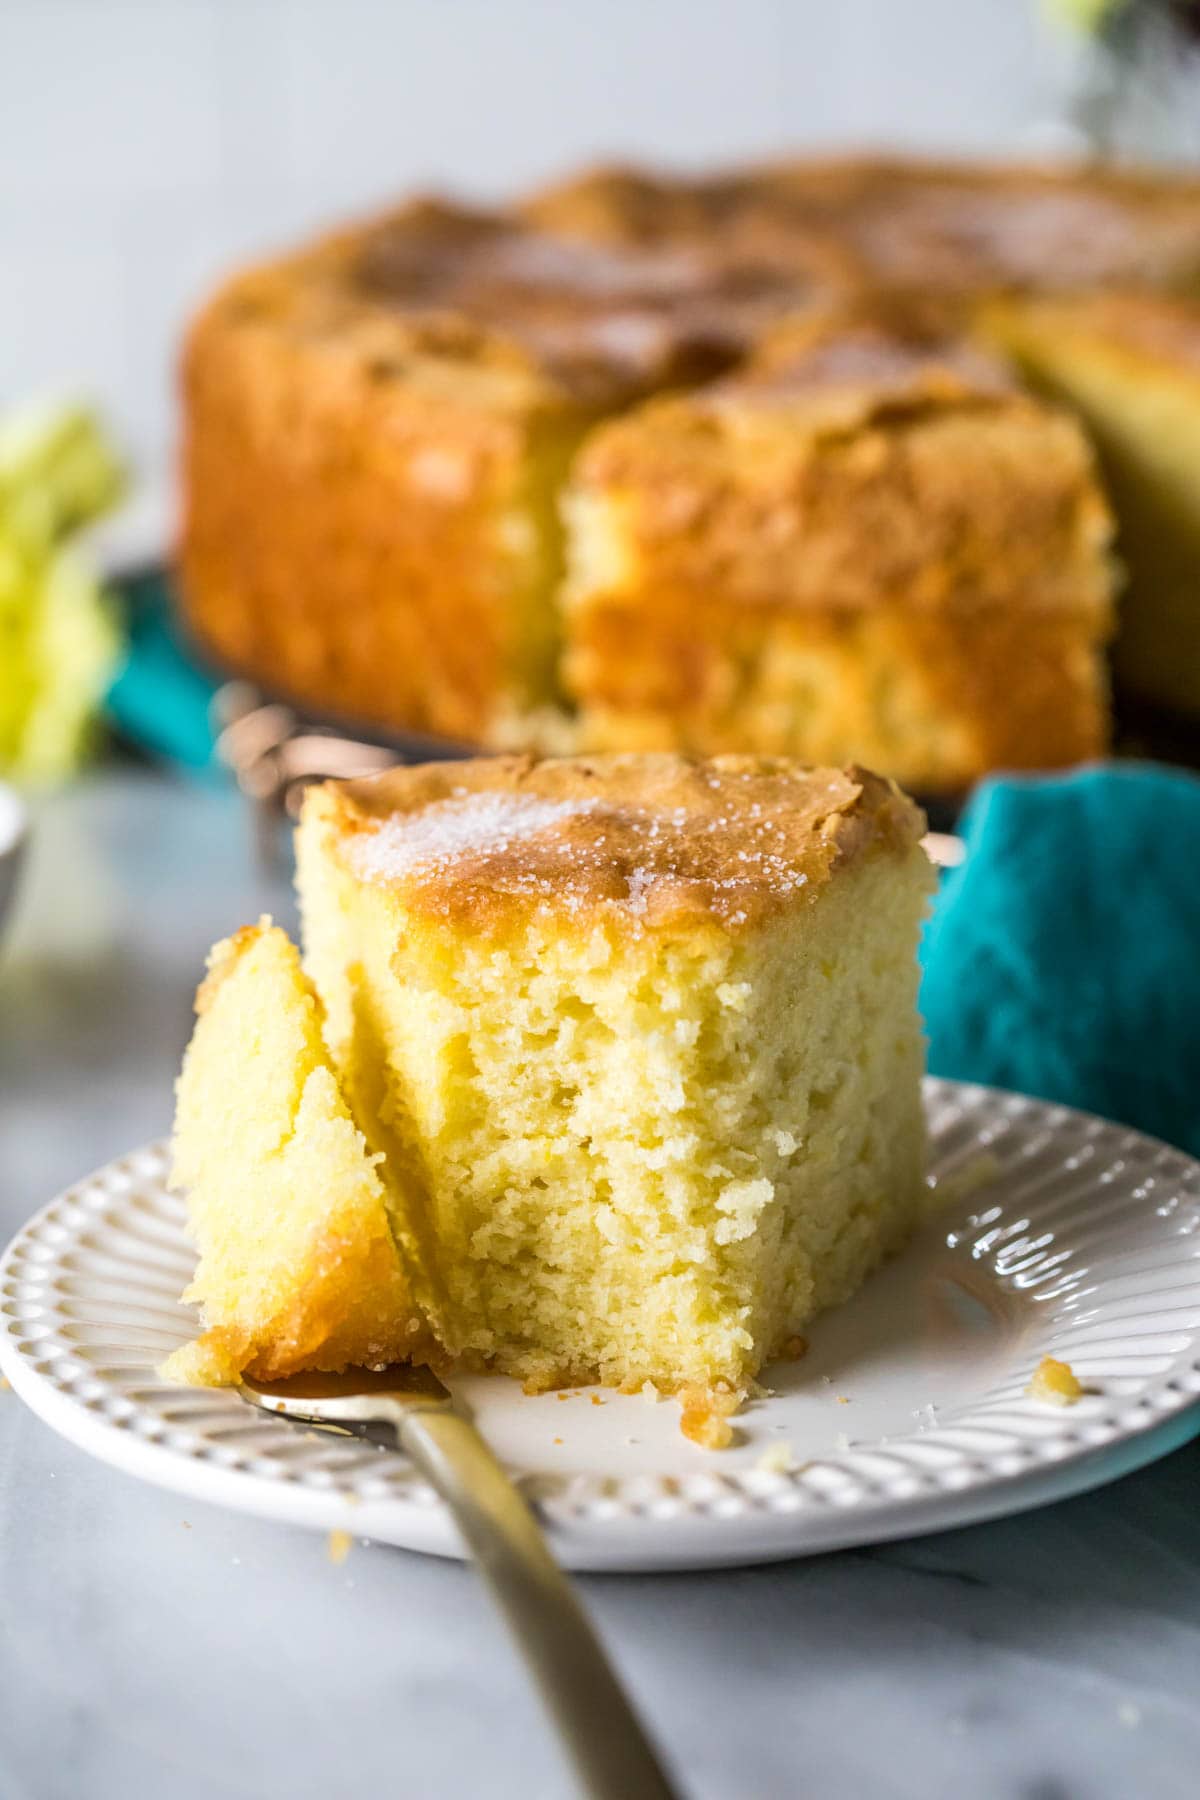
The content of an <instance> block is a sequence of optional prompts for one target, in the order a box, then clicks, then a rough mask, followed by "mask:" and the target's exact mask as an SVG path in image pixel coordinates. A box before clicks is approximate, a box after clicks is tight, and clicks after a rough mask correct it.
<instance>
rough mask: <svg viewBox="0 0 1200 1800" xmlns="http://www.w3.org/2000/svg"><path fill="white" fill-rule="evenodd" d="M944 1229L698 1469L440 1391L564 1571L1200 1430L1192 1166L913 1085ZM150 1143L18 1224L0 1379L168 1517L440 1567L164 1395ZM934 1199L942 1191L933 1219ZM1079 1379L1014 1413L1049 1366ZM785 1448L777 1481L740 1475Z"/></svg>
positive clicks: (789, 1538)
mask: <svg viewBox="0 0 1200 1800" xmlns="http://www.w3.org/2000/svg"><path fill="white" fill-rule="evenodd" d="M927 1104H928V1112H929V1122H930V1132H931V1140H932V1162H931V1171H932V1178H933V1179H934V1180H935V1181H936V1182H937V1183H938V1184H939V1185H940V1186H941V1187H942V1188H943V1190H944V1191H945V1192H946V1193H947V1194H948V1195H949V1198H948V1199H947V1202H946V1206H945V1210H944V1211H943V1212H942V1213H941V1214H940V1215H939V1217H938V1221H937V1223H936V1224H935V1225H932V1226H930V1227H929V1228H928V1229H927V1230H926V1231H925V1232H924V1233H923V1234H922V1236H921V1237H920V1239H919V1240H918V1241H917V1242H916V1243H914V1244H913V1245H912V1246H911V1248H910V1249H909V1250H908V1251H907V1252H906V1253H905V1255H903V1256H902V1257H900V1258H898V1259H897V1260H896V1261H895V1262H894V1263H892V1264H891V1265H890V1266H889V1267H888V1268H886V1269H884V1270H883V1271H882V1272H881V1273H880V1274H878V1275H877V1276H875V1277H874V1278H873V1279H872V1280H871V1281H870V1282H869V1283H868V1284H867V1286H866V1287H865V1288H864V1290H863V1291H862V1293H861V1294H860V1295H859V1296H858V1297H857V1299H855V1300H854V1301H852V1302H851V1303H850V1304H849V1305H848V1306H846V1307H843V1308H842V1309H840V1310H839V1311H837V1312H836V1313H832V1314H830V1315H828V1316H827V1317H826V1318H824V1319H822V1320H821V1321H819V1322H818V1324H817V1325H816V1327H815V1328H814V1330H813V1332H812V1337H811V1347H810V1350H809V1353H808V1355H807V1356H806V1357H805V1358H804V1359H803V1361H801V1362H797V1363H791V1364H788V1365H786V1366H779V1367H776V1368H774V1369H772V1370H769V1371H767V1373H766V1375H765V1377H764V1379H765V1380H766V1381H767V1382H768V1383H769V1384H770V1386H771V1387H772V1388H773V1389H774V1390H776V1391H775V1392H774V1393H772V1394H771V1395H770V1396H769V1397H768V1398H766V1399H764V1400H761V1401H758V1402H756V1403H754V1404H753V1405H751V1406H749V1407H747V1409H746V1410H745V1411H744V1413H743V1414H741V1415H740V1416H739V1419H738V1426H739V1435H740V1442H739V1443H738V1444H737V1445H736V1446H735V1447H733V1448H731V1449H729V1450H725V1451H721V1452H715V1453H714V1452H710V1451H704V1450H701V1449H699V1448H698V1447H696V1446H694V1445H692V1444H690V1443H688V1442H687V1440H686V1439H684V1438H683V1437H682V1435H681V1434H680V1431H679V1425H678V1419H679V1414H678V1409H677V1408H676V1406H675V1405H674V1404H672V1403H670V1402H667V1401H664V1402H661V1403H659V1404H654V1403H653V1402H652V1401H647V1400H644V1399H642V1398H641V1397H640V1396H632V1397H629V1396H621V1395H618V1394H615V1393H613V1392H611V1391H604V1390H599V1389H584V1390H581V1391H572V1392H571V1393H570V1394H569V1395H568V1397H567V1398H565V1399H563V1398H560V1397H558V1396H556V1395H554V1394H549V1395H543V1396H540V1397H538V1398H530V1397H527V1396H525V1395H523V1394H522V1393H521V1392H520V1390H519V1388H518V1387H517V1386H516V1385H515V1384H514V1383H512V1382H509V1381H505V1380H502V1379H500V1378H499V1377H478V1378H472V1379H469V1380H464V1381H463V1382H462V1383H461V1384H460V1391H461V1393H462V1395H463V1397H464V1398H465V1400H466V1401H467V1403H468V1404H469V1405H470V1406H471V1407H472V1408H473V1409H474V1411H475V1414H476V1417H477V1418H478V1420H479V1423H480V1425H481V1427H482V1429H483V1430H484V1432H485V1433H486V1435H487V1437H488V1438H489V1439H490V1440H491V1442H492V1444H493V1445H494V1446H495V1447H496V1449H497V1450H498V1451H499V1452H500V1454H501V1455H502V1456H503V1457H504V1458H505V1460H506V1461H507V1462H508V1464H509V1465H510V1467H511V1468H512V1469H513V1470H514V1471H516V1472H517V1473H519V1474H520V1476H521V1477H522V1478H523V1480H524V1482H525V1484H526V1489H527V1491H528V1492H529V1493H530V1494H531V1496H532V1497H533V1498H535V1499H536V1501H537V1503H538V1505H539V1508H540V1510H541V1513H542V1516H543V1519H544V1521H545V1523H546V1526H547V1529H548V1530H549V1532H550V1535H551V1537H552V1540H553V1542H554V1545H555V1548H556V1550H557V1552H558V1554H559V1556H560V1557H561V1559H562V1560H563V1562H564V1563H565V1564H566V1565H567V1566H569V1567H571V1568H577V1569H670V1568H700V1567H704V1566H706V1565H716V1564H726V1563H748V1562H765V1561H770V1560H773V1559H776V1558H780V1557H789V1556H798V1555H804V1554H807V1553H810V1552H813V1551H818V1550H832V1549H836V1548H839V1547H842V1546H845V1545H849V1544H859V1543H866V1542H871V1541H878V1540H881V1539H885V1538H892V1537H901V1536H909V1535H911V1534H914V1533H918V1532H926V1531H936V1530H941V1529H943V1528H945V1527H947V1526H952V1525H961V1524H966V1523H968V1522H970V1521H974V1520H978V1519H985V1518H989V1517H993V1516H995V1515H997V1514H1000V1513H1007V1512H1014V1511H1018V1510H1020V1509H1021V1508H1023V1507H1029V1506H1036V1505H1038V1504H1040V1503H1042V1502H1044V1501H1047V1500H1055V1499H1059V1498H1062V1497H1063V1496H1065V1495H1067V1494H1071V1493H1076V1492H1078V1491H1080V1490H1081V1489H1084V1488H1088V1487H1093V1486H1096V1485H1098V1484H1099V1483H1101V1482H1105V1481H1109V1480H1112V1479H1113V1478H1114V1477H1115V1476H1118V1475H1121V1474H1124V1473H1125V1472H1126V1471H1128V1470H1130V1469H1133V1468H1136V1467H1138V1466H1140V1465H1141V1464H1143V1463H1146V1462H1149V1461H1151V1460H1152V1459H1153V1458H1154V1457H1157V1456H1161V1455H1162V1454H1163V1453H1164V1452H1165V1451H1167V1450H1169V1449H1172V1448H1174V1447H1175V1446H1176V1445H1177V1444H1180V1443H1182V1442H1183V1441H1184V1440H1185V1439H1187V1438H1189V1437H1191V1436H1193V1435H1194V1434H1195V1433H1196V1432H1197V1431H1198V1430H1200V1408H1197V1407H1195V1406H1194V1405H1193V1402H1194V1400H1195V1399H1196V1397H1197V1395H1200V1164H1197V1163H1195V1162H1193V1161H1191V1160H1190V1159H1189V1158H1188V1157H1185V1156H1182V1155H1180V1154H1179V1153H1178V1152H1177V1151H1174V1150H1170V1149H1168V1148H1166V1147H1165V1146H1164V1145H1161V1144H1157V1143H1154V1142H1152V1141H1151V1140H1149V1139H1147V1138H1144V1137H1140V1136H1139V1135H1138V1134H1137V1133H1136V1132H1132V1131H1126V1130H1123V1129H1122V1128H1120V1127H1118V1126H1115V1125H1107V1124H1104V1123H1103V1122H1102V1121H1100V1120H1098V1119H1093V1118H1089V1117H1087V1116H1086V1115H1084V1114H1081V1113H1073V1112H1069V1111H1067V1110H1065V1109H1064V1108H1062V1107H1057V1106H1048V1105H1045V1104H1042V1103H1040V1102H1038V1101H1033V1100H1025V1099H1022V1098H1020V1097H1018V1096H1015V1095H1009V1094H999V1093H995V1092H991V1091H989V1090H987V1089H984V1088H977V1087H965V1086H960V1085H957V1084H954V1083H949V1082H941V1081H930V1082H929V1083H928V1085H927ZM165 1168H166V1158H165V1150H164V1148H163V1147H162V1146H161V1145H155V1146H152V1147H150V1148H149V1149H146V1150H139V1151H135V1152H134V1153H133V1154H131V1155H129V1156H126V1157H123V1158H122V1159H121V1160H120V1161H118V1162H115V1163H111V1164H110V1165H109V1166H108V1167H107V1168H106V1169H102V1170H100V1172H99V1173H98V1174H96V1175H94V1176H92V1177H91V1178H90V1179H89V1180H86V1181H82V1182H80V1183H79V1185H78V1186H77V1187H74V1188H71V1189H70V1190H69V1191H68V1192H67V1193H65V1194H63V1195H62V1196H61V1197H60V1198H59V1199H57V1200H55V1201H53V1202H52V1203H51V1204H50V1205H49V1206H48V1207H46V1208H45V1210H44V1211H42V1212H41V1213H39V1214H38V1215H37V1217H36V1218H35V1219H33V1220H32V1221H31V1222H30V1224H29V1225H27V1226H26V1228H25V1230H24V1231H23V1232H21V1233H20V1235H19V1236H18V1237H17V1238H16V1239H15V1240H14V1242H13V1243H12V1244H11V1245H10V1247H9V1249H8V1251H7V1253H6V1255H5V1258H4V1261H3V1263H2V1264H0V1367H2V1368H3V1371H4V1373H5V1374H6V1375H7V1377H8V1379H9V1380H10V1382H11V1383H12V1385H13V1387H14V1388H15V1389H16V1390H17V1392H18V1393H19V1394H20V1395H21V1396H22V1398H23V1399H25V1400H26V1401H27V1402H28V1403H29V1405H30V1406H31V1407H33V1409H34V1411H35V1412H37V1413H39V1414H40V1415H41V1416H42V1418H44V1419H45V1420H46V1422H47V1423H48V1424H50V1425H52V1426H54V1428H55V1429H56V1430H58V1431H61V1432H62V1433H63V1435H64V1436H66V1437H68V1438H70V1439H71V1440H72V1441H73V1442H74V1443H76V1444H79V1445H81V1446H82V1447H83V1448H84V1449H85V1450H89V1451H91V1452H93V1453H94V1454H95V1455H97V1456H99V1457H102V1458H104V1459H105V1460H106V1461H108V1462H111V1463H114V1464H116V1465H117V1466H118V1467H119V1468H123V1469H125V1470H127V1471H128V1472H129V1473H131V1474H134V1475H140V1476H142V1477H144V1478H145V1479H146V1480H149V1481H154V1482H158V1483H160V1484H161V1485H162V1486H164V1487H168V1488H173V1489H175V1490H176V1491H178V1492H180V1493H183V1494H187V1495H189V1496H192V1497H195V1498H198V1499H205V1500H213V1501H217V1502H219V1503H221V1504H224V1505H228V1506H234V1507H240V1508H243V1509H244V1510H246V1511H248V1512H255V1513H261V1514H263V1515H266V1516H268V1517H271V1518H278V1519H284V1520H289V1521H292V1522H295V1523H298V1524H303V1525H309V1526H315V1527H320V1528H326V1529H328V1528H333V1527H340V1528H342V1529H344V1530H346V1531H349V1532H351V1533H353V1534H354V1535H356V1536H365V1537H374V1538H378V1539H380V1540H383V1541H385V1542H388V1543H392V1544H401V1545H405V1546H407V1547H409V1548H411V1549H415V1550H425V1551H432V1552H434V1553H436V1554H442V1555H457V1554H460V1546H459V1545H458V1542H457V1539H456V1536H455V1533H454V1530H453V1527H452V1525H451V1523H450V1521H449V1519H448V1518H447V1516H446V1514H445V1512H444V1511H443V1509H442V1507H441V1505H440V1503H439V1502H438V1500H437V1499H436V1497H435V1496H434V1495H433V1493H432V1492H431V1490H430V1489H429V1488H428V1487H427V1486H426V1485H425V1484H424V1482H422V1481H421V1480H420V1479H419V1478H418V1477H417V1476H416V1475H415V1474H414V1473H413V1471H412V1470H411V1469H410V1467H409V1466H408V1464H407V1463H406V1461H405V1460H404V1459H403V1458H402V1457H399V1456H396V1455H393V1454H390V1453H388V1452H385V1451H376V1450H373V1449H370V1448H368V1447H364V1446H361V1445H358V1444H353V1445H351V1444H341V1443H339V1442H337V1441H336V1440H333V1439H330V1438H322V1437H319V1436H317V1435H315V1434H312V1433H305V1432H302V1431H300V1430H298V1429H297V1428H295V1427H293V1426H290V1425H288V1424H286V1423H285V1422H284V1421H283V1420H279V1419H272V1418H268V1417H265V1416H264V1415H263V1414H262V1413H260V1412H258V1411H256V1410H254V1409H252V1408H250V1407H248V1406H246V1405H244V1404H243V1402H242V1401H241V1400H239V1399H238V1398H237V1397H236V1396H235V1395H232V1394H229V1393H223V1392H220V1391H217V1390H213V1391H209V1390H196V1389H181V1388H178V1387H167V1386H165V1385H164V1384H163V1383H161V1382H160V1381H159V1380H158V1379H157V1377H156V1375H155V1368H156V1365H157V1364H158V1363H159V1362H160V1361H161V1360H162V1358H163V1357H164V1356H165V1355H166V1354H167V1353H168V1352H169V1351H170V1350H172V1349H173V1348H174V1347H175V1346H176V1345H177V1344H179V1343H181V1342H182V1341H183V1340H184V1339H185V1338H186V1337H187V1336H189V1335H190V1334H191V1332H192V1331H193V1330H194V1320H193V1317H192V1315H191V1313H190V1312H189V1311H188V1309H187V1308H185V1307H183V1306H181V1305H180V1304H179V1303H178V1301H177V1299H176V1296H177V1294H178V1293H179V1291H180V1289H181V1288H182V1286H183V1285H184V1283H185V1281H186V1280H187V1278H188V1275H189V1272H190V1268H191V1264H192V1260H193V1258H192V1253H191V1251H190V1249H189V1248H188V1245H187V1243H186V1240H185V1239H184V1236H183V1232H182V1217H183V1209H182V1205H181V1203H180V1201H179V1200H178V1199H177V1198H176V1197H175V1196H173V1195H172V1194H170V1193H169V1192H168V1191H167V1188H166V1186H165V1181H164V1172H165ZM955 1195H957V1198H955ZM1047 1353H1052V1354H1054V1355H1055V1356H1058V1357H1061V1358H1064V1359H1066V1360H1067V1361H1069V1362H1070V1363H1071V1365H1072V1366H1073V1368H1074V1369H1075V1371H1076V1373H1077V1374H1078V1376H1079V1377H1080V1379H1081V1380H1082V1381H1083V1382H1085V1383H1086V1385H1087V1387H1088V1389H1089V1392H1088V1394H1087V1396H1086V1397H1085V1398H1084V1399H1083V1400H1081V1401H1079V1402H1078V1403H1077V1404H1076V1405H1074V1406H1071V1407H1062V1408H1060V1407H1054V1406H1050V1405H1047V1404H1045V1403H1044V1402H1038V1401H1035V1400H1032V1399H1030V1398H1028V1397H1027V1395H1026V1393H1025V1389H1026V1385H1027V1383H1028V1381H1029V1378H1030V1374H1031V1372H1032V1370H1033V1368H1034V1366H1035V1364H1036V1363H1037V1362H1038V1361H1039V1359H1040V1358H1041V1357H1042V1356H1043V1355H1045V1354H1047ZM780 1445H784V1446H787V1449H788V1450H789V1451H790V1453H791V1457H792V1459H793V1461H794V1467H792V1468H791V1469H789V1470H788V1471H786V1472H778V1471H776V1470H774V1469H770V1468H764V1467H761V1466H759V1465H760V1464H761V1463H762V1461H763V1458H764V1453H765V1452H768V1451H770V1450H773V1449H774V1450H776V1451H777V1450H778V1447H779V1446H780Z"/></svg>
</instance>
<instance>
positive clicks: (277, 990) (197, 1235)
mask: <svg viewBox="0 0 1200 1800" xmlns="http://www.w3.org/2000/svg"><path fill="white" fill-rule="evenodd" d="M196 1013H197V1023H196V1029H195V1033H194V1035H193V1038H192V1041H191V1044H190V1046H189V1048H188V1052H187V1055H186V1057H185V1059H184V1064H183V1072H182V1074H181V1075H180V1078H179V1083H178V1089H177V1108H176V1116H175V1140H174V1153H175V1163H174V1170H173V1174H172V1179H173V1181H174V1182H175V1183H176V1184H177V1185H179V1186H181V1187H183V1188H185V1189H186V1191H187V1195H188V1223H189V1229H190V1231H191V1234H192V1236H193V1238H194V1240H195V1242H196V1245H197V1247H198V1249H199V1252H200V1261H199V1266H198V1268H197V1270H196V1277H195V1280H194V1281H193V1282H192V1284H191V1287H190V1288H189V1289H188V1292H187V1295H186V1298H187V1299H189V1300H193V1301H195V1303H196V1304H197V1306H199V1308H200V1310H201V1314H202V1316H203V1319H204V1321H205V1324H206V1326H207V1330H206V1331H205V1333H204V1335H203V1336H202V1337H201V1338H200V1339H199V1341H198V1342H197V1343H195V1344H190V1345H188V1346H186V1347H185V1348H184V1349H183V1350H181V1351H178V1352H177V1353H176V1354H175V1356H173V1357H172V1358H171V1359H170V1362H169V1363H168V1364H167V1367H166V1371H165V1372H166V1373H167V1374H168V1375H169V1376H171V1377H173V1378H175V1379H180V1380H190V1381H196V1382H201V1383H205V1382H207V1383H213V1384H218V1385H219V1384H221V1383H224V1382H231V1381H236V1380H237V1378H238V1376H239V1375H240V1374H241V1373H242V1371H243V1370H247V1369H249V1370H251V1371H252V1372H253V1373H255V1374H257V1375H259V1376H262V1377H265V1378H270V1377H274V1376H279V1375H287V1374H291V1373H294V1372H295V1371H296V1370H298V1369H342V1368H346V1367H348V1366H350V1365H352V1364H367V1365H375V1366H378V1365H383V1364H386V1363H389V1362H397V1361H401V1360H404V1359H406V1358H408V1357H410V1356H411V1355H412V1354H413V1353H414V1350H415V1349H417V1348H418V1347H419V1345H420V1342H421V1339H420V1335H419V1329H420V1328H419V1320H418V1317H417V1314H416V1313H415V1311H414V1309H413V1305H412V1302H411V1299H410V1295H409V1286H408V1282H407V1280H406V1278H405V1274H404V1271H403V1268H402V1267H401V1263H400V1260H399V1257H398V1255H397V1251H396V1248H395V1243H394V1240H393V1235H392V1230H391V1227H390V1224H389V1220H388V1209H387V1203H386V1200H385V1194H384V1189H383V1185H382V1182H381V1180H380V1173H379V1170H378V1168H377V1166H376V1165H377V1161H378V1158H377V1157H376V1156H374V1155H372V1154H371V1153H370V1152H369V1151H368V1150H367V1148H366V1145H365V1144H364V1142H363V1138H362V1134H361V1133H360V1132H359V1130H358V1128H357V1126H356V1125H355V1123H354V1121H353V1119H352V1118H351V1116H350V1113H349V1111H348V1109H347V1107H346V1103H345V1101H344V1099H343V1098H342V1095H341V1093H340V1091H339V1088H338V1084H337V1079H336V1077H335V1075H334V1073H333V1068H332V1065H331V1063H330V1060H329V1057H328V1054H327V1052H326V1050H325V1046H324V1043H323V1040H322V1035H321V1023H322V1020H321V1008H320V1003H319V1001H318V1000H317V998H316V995H315V994H314V992H313V990H312V987H311V985H310V984H309V982H308V981H307V980H306V979H305V977H304V974H303V972H302V970H301V967H300V958H299V956H298V954H297V952H296V950H295V947H294V946H293V945H292V944H291V943H289V941H288V939H287V937H286V936H285V935H284V933H283V932H282V931H280V930H278V929H277V928H276V927H274V926H272V925H271V923H270V921H269V920H267V919H264V920H262V921H261V922H260V923H259V924H258V925H257V926H246V927H245V929H244V930H242V931H239V932H238V933H237V935H236V936H235V937H232V938H229V939H227V940H226V941H225V942H223V943H220V944H218V945H217V946H216V948H215V949H214V950H213V952H212V954H211V956H210V958H209V965H208V975H207V978H206V979H205V981H204V982H203V984H202V985H201V987H200V990H199V992H198V994H197V996H196Z"/></svg>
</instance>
